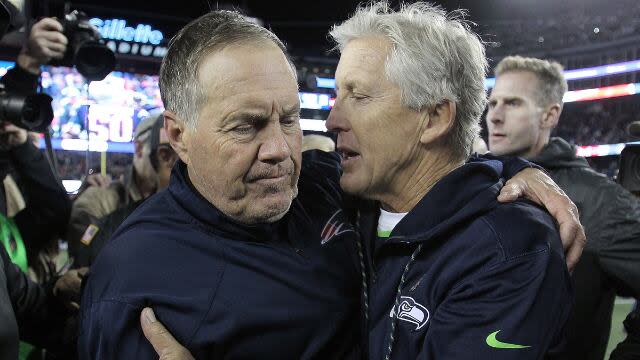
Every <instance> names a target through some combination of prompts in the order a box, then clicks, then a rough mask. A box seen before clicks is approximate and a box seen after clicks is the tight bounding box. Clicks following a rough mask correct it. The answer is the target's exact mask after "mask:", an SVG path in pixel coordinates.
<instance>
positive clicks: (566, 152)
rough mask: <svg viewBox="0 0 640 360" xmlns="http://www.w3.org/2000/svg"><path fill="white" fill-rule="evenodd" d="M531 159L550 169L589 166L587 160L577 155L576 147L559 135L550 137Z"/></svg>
mask: <svg viewBox="0 0 640 360" xmlns="http://www.w3.org/2000/svg"><path fill="white" fill-rule="evenodd" d="M530 161H532V162H534V163H536V164H538V165H540V166H542V167H544V168H545V169H548V170H551V169H556V168H588V167H589V163H588V162H587V160H586V159H585V158H583V157H581V156H578V155H577V153H576V147H575V146H574V145H571V144H569V143H568V142H566V141H565V140H564V139H562V138H559V137H552V138H551V139H549V143H548V144H547V145H546V146H545V147H544V148H543V149H542V151H540V153H539V154H538V155H537V156H535V157H534V158H532V159H530Z"/></svg>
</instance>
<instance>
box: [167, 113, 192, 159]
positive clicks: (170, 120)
mask: <svg viewBox="0 0 640 360" xmlns="http://www.w3.org/2000/svg"><path fill="white" fill-rule="evenodd" d="M162 115H164V131H165V132H166V133H167V137H168V138H169V143H170V144H171V147H172V148H173V150H175V151H176V153H177V154H178V156H179V157H180V160H182V161H183V162H184V163H185V164H187V165H188V164H189V161H190V160H189V151H188V146H187V144H188V141H189V134H188V129H187V126H186V124H185V122H184V120H182V119H180V118H179V117H178V115H176V114H175V113H173V112H171V111H169V110H165V111H164V112H163V113H162Z"/></svg>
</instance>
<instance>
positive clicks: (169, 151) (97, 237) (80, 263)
mask: <svg viewBox="0 0 640 360" xmlns="http://www.w3.org/2000/svg"><path fill="white" fill-rule="evenodd" d="M153 119H154V120H155V123H154V126H152V128H151V130H149V131H148V132H149V137H156V138H157V139H158V140H156V141H154V140H152V139H151V140H150V143H151V152H152V154H154V155H150V158H151V159H152V161H151V164H152V165H153V167H154V170H155V171H154V174H155V178H156V182H157V184H158V185H157V188H156V192H157V191H160V190H163V189H165V188H166V187H167V186H169V179H170V177H171V169H172V168H173V165H174V164H175V162H176V161H177V160H178V155H177V154H176V152H175V151H174V150H173V148H171V146H170V145H169V140H168V138H167V136H166V134H165V132H164V128H163V127H162V125H163V123H164V119H163V117H162V116H157V117H154V118H153ZM143 131H144V130H143ZM143 201H144V199H140V200H138V201H134V202H130V203H129V204H126V205H124V206H121V207H119V208H118V209H117V210H115V211H113V212H111V213H110V214H108V215H106V216H104V217H102V218H101V219H99V220H98V221H97V222H92V223H91V224H90V225H89V226H87V228H86V230H85V232H84V234H83V235H82V237H81V239H80V244H79V245H78V247H77V251H76V252H75V256H74V267H85V266H91V264H92V263H93V261H94V260H95V259H96V257H97V256H98V254H99V253H100V250H102V248H103V247H104V245H106V243H107V241H108V240H109V239H110V238H111V234H113V232H114V231H115V230H116V229H117V228H118V226H120V224H121V223H122V222H123V221H124V220H125V219H126V218H127V217H128V216H129V214H131V213H132V212H133V211H134V210H135V209H136V208H137V207H138V205H140V204H141V203H142V202H143Z"/></svg>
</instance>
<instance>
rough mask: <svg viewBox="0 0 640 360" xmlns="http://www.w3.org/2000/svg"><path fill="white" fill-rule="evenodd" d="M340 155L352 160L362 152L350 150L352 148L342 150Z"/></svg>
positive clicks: (344, 158)
mask: <svg viewBox="0 0 640 360" xmlns="http://www.w3.org/2000/svg"><path fill="white" fill-rule="evenodd" d="M340 156H342V159H343V160H351V159H353V158H355V157H358V156H360V154H358V153H357V152H355V151H350V150H340Z"/></svg>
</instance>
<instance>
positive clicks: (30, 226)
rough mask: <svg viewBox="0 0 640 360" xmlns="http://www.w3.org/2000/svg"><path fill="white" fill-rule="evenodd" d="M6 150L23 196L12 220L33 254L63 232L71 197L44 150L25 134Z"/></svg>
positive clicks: (69, 211)
mask: <svg viewBox="0 0 640 360" xmlns="http://www.w3.org/2000/svg"><path fill="white" fill-rule="evenodd" d="M11 126H13V125H11ZM17 131H24V130H23V129H19V130H17ZM25 132H26V131H25ZM9 153H10V156H11V159H12V162H13V164H14V168H15V169H16V171H17V172H18V174H19V175H20V179H19V183H20V185H21V189H22V190H23V191H24V197H25V200H26V207H25V208H24V209H23V210H22V211H20V212H19V213H18V214H16V216H15V218H14V220H15V222H16V225H17V226H18V229H19V230H20V234H21V235H22V238H23V239H24V243H25V245H26V246H27V249H28V250H29V251H28V252H29V253H30V254H35V253H37V252H38V251H39V249H40V248H41V247H42V246H44V245H45V244H46V243H47V242H48V241H49V240H50V239H52V238H55V237H59V236H61V235H62V234H63V232H64V231H65V228H66V224H67V223H68V221H69V214H70V213H71V200H69V198H68V196H67V193H66V191H65V189H64V188H63V187H62V185H61V184H60V183H59V182H58V180H57V179H56V177H55V176H54V174H53V172H52V170H51V167H50V166H49V162H48V160H47V159H46V157H45V156H44V154H43V153H42V152H40V151H39V150H38V149H37V148H36V147H35V146H33V144H31V143H30V142H28V141H26V138H25V140H24V142H22V143H21V144H19V145H17V146H15V147H13V148H12V149H11V150H10V151H9Z"/></svg>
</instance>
